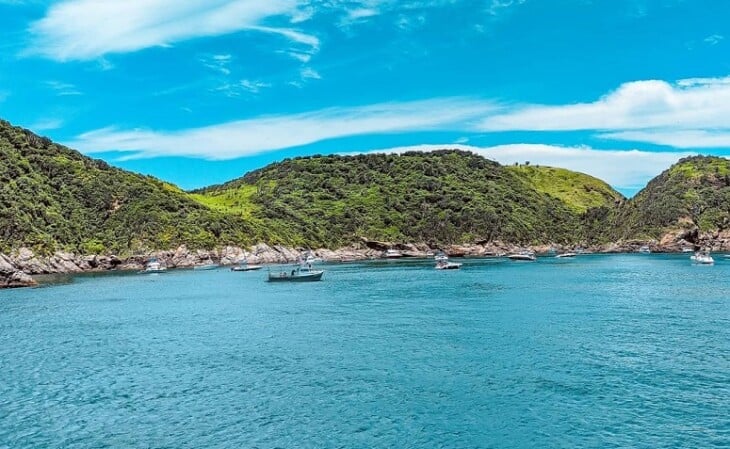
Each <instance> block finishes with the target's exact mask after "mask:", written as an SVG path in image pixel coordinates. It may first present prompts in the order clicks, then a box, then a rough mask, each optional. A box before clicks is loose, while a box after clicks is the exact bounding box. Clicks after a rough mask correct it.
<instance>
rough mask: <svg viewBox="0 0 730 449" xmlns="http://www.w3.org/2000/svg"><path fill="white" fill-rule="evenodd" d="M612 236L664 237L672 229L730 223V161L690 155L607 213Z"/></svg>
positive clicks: (712, 227)
mask: <svg viewBox="0 0 730 449" xmlns="http://www.w3.org/2000/svg"><path fill="white" fill-rule="evenodd" d="M607 217H608V219H607V224H608V226H607V228H606V229H608V230H609V231H610V232H609V238H612V239H621V238H622V239H627V238H659V237H661V236H662V234H664V233H665V232H667V231H670V230H678V229H698V230H700V231H722V230H725V229H728V228H729V227H730V160H728V159H725V158H721V157H712V156H695V157H690V158H685V159H682V160H681V161H679V162H678V163H677V164H675V165H673V166H672V167H671V168H669V169H668V170H666V171H664V172H663V173H662V174H661V175H659V176H657V177H656V178H654V179H653V180H652V181H651V182H649V184H648V185H647V186H646V188H644V189H643V190H642V191H641V192H639V193H638V194H637V195H636V197H634V198H633V199H632V200H631V201H629V202H626V203H625V204H623V205H622V206H621V207H620V208H618V209H617V210H616V211H614V213H611V214H608V215H607Z"/></svg>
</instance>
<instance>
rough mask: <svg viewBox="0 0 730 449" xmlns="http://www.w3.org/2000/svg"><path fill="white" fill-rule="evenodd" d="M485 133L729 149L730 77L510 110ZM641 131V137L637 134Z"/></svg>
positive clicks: (484, 126) (629, 87)
mask: <svg viewBox="0 0 730 449" xmlns="http://www.w3.org/2000/svg"><path fill="white" fill-rule="evenodd" d="M479 127H480V129H481V130H483V131H518V130H521V131H578V130H598V131H606V133H604V134H602V135H601V137H604V138H608V139H620V140H630V141H637V142H648V143H654V144H662V145H671V146H675V147H678V148H708V147H716V146H723V147H727V146H729V145H728V144H727V143H728V138H727V136H728V135H730V77H728V78H690V79H685V80H680V81H677V82H675V83H673V84H670V83H668V82H666V81H659V80H646V81H635V82H630V83H625V84H623V85H621V86H620V87H619V88H618V89H617V90H615V91H613V92H611V93H609V94H607V95H605V96H604V97H602V98H600V99H599V100H597V101H594V102H592V103H578V104H568V105H557V106H549V105H517V106H507V107H505V110H504V111H502V112H501V113H498V114H496V115H492V116H489V117H486V118H485V119H484V120H483V121H482V122H481V124H480V126H479ZM639 131H640V132H639Z"/></svg>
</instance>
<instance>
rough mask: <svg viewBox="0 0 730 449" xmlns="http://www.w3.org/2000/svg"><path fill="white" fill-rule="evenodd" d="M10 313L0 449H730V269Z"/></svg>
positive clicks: (564, 269) (231, 280)
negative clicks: (617, 448)
mask: <svg viewBox="0 0 730 449" xmlns="http://www.w3.org/2000/svg"><path fill="white" fill-rule="evenodd" d="M325 268H326V269H327V272H326V273H325V280H324V281H323V282H320V283H312V284H301V285H292V284H267V283H265V282H264V277H265V275H266V273H265V272H249V273H232V272H229V271H227V270H225V269H221V270H216V271H177V272H171V273H167V274H164V275H151V276H141V275H126V276H108V275H107V276H83V277H77V278H75V279H73V281H72V282H71V283H68V284H63V285H54V286H49V287H45V288H38V289H30V290H15V291H0V448H2V449H5V448H12V449H19V448H102V447H109V448H371V447H377V448H391V447H392V448H396V447H397V448H558V447H564V448H575V447H590V448H611V447H632V448H711V447H718V448H719V447H725V448H727V447H729V446H730V288H729V285H730V284H729V279H730V276H729V275H730V260H719V261H718V263H717V264H716V265H715V266H712V267H703V266H692V265H691V264H690V263H689V260H688V258H687V257H686V256H659V255H625V256H583V257H579V258H576V259H574V260H555V259H541V260H539V261H538V262H537V263H529V262H527V263H519V262H509V261H504V260H499V261H497V260H493V261H490V260H467V261H465V265H464V267H463V269H462V270H459V271H445V272H439V271H435V270H433V269H432V264H431V263H430V262H425V261H420V262H412V261H410V262H409V261H398V262H388V263H385V262H380V263H376V262H372V263H365V264H343V265H329V266H325Z"/></svg>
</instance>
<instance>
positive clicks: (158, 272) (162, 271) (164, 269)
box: [138, 268, 167, 274]
mask: <svg viewBox="0 0 730 449" xmlns="http://www.w3.org/2000/svg"><path fill="white" fill-rule="evenodd" d="M138 273H139V274H160V273H167V269H166V268H161V269H159V270H142V271H139V272H138Z"/></svg>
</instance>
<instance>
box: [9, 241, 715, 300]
mask: <svg viewBox="0 0 730 449" xmlns="http://www.w3.org/2000/svg"><path fill="white" fill-rule="evenodd" d="M667 237H669V236H667ZM708 237H710V236H708ZM712 237H714V238H712ZM717 237H718V236H717V235H715V236H711V237H710V238H707V239H702V240H701V243H702V244H701V245H696V244H694V243H690V242H687V241H684V240H682V239H679V240H677V239H676V238H675V239H670V238H664V239H662V240H661V241H640V240H632V241H627V242H615V243H609V244H602V245H587V246H580V245H560V244H545V245H515V244H511V243H505V242H499V241H495V242H488V243H481V244H464V245H448V246H444V247H440V248H434V247H431V246H429V245H427V244H423V243H421V244H410V243H389V242H377V241H371V240H365V239H363V240H362V242H360V243H358V244H353V245H350V246H347V247H343V248H339V249H336V250H331V249H327V248H320V249H316V250H309V249H303V248H290V247H286V246H279V245H273V246H270V245H268V244H265V243H259V244H257V245H254V246H252V247H249V248H241V247H238V246H225V247H222V248H217V249H212V250H189V249H188V248H187V247H186V246H184V245H183V246H180V247H178V248H177V249H175V250H166V251H148V252H144V253H139V254H136V255H132V256H129V257H117V256H115V255H78V254H73V253H69V252H62V251H59V252H56V253H54V254H52V255H50V256H40V255H36V254H35V253H33V251H31V250H30V249H28V248H20V249H18V250H15V251H13V252H11V253H10V254H9V255H8V254H2V253H0V289H3V288H18V287H32V286H36V285H38V282H37V281H36V280H35V279H34V278H33V276H37V275H53V274H75V273H95V272H110V271H139V270H142V269H144V267H145V263H146V262H147V260H149V259H150V258H157V259H158V260H159V261H160V262H161V263H162V264H163V265H164V266H166V267H167V268H170V269H174V268H193V267H195V266H196V265H201V264H205V263H211V262H213V263H216V264H219V265H222V266H232V265H236V264H238V263H239V262H240V261H241V260H244V259H245V260H247V261H248V262H249V263H252V264H282V263H291V262H296V261H297V260H298V259H301V258H305V257H306V256H307V255H310V254H311V255H313V256H315V257H316V258H318V259H321V260H322V261H325V262H356V261H363V260H375V259H381V258H382V257H381V255H382V253H383V251H385V250H386V249H388V248H393V249H396V250H398V251H400V252H401V253H402V254H403V256H404V257H405V258H408V257H412V258H427V257H430V256H432V255H433V253H435V252H437V251H439V250H442V251H444V252H445V253H446V254H447V255H449V256H450V257H490V256H491V257H499V256H504V255H506V254H509V253H515V252H520V251H526V250H528V251H533V252H535V253H536V254H550V253H553V252H557V253H560V252H576V251H578V252H584V253H587V254H590V253H593V254H627V253H636V252H638V251H639V248H641V247H642V246H648V247H649V249H650V250H651V252H653V253H682V252H686V250H685V249H686V248H692V249H693V250H695V249H698V247H700V246H701V247H708V248H710V249H711V250H712V251H716V252H717V251H730V240H728V239H725V238H721V239H718V238H717ZM723 237H724V236H723ZM683 250H685V251H683Z"/></svg>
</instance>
